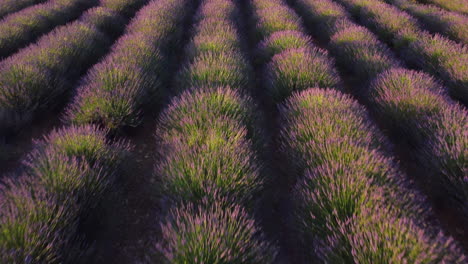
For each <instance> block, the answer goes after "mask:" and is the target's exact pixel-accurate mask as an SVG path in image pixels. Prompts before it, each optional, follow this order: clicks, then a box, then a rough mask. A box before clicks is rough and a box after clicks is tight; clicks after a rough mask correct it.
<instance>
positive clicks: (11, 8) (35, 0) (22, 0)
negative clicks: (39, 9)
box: [0, 0, 47, 19]
mask: <svg viewBox="0 0 468 264" xmlns="http://www.w3.org/2000/svg"><path fill="white" fill-rule="evenodd" d="M45 1H47V0H4V1H1V2H0V19H2V18H3V17H5V16H7V15H9V14H12V13H14V12H18V11H20V10H21V9H23V8H27V7H29V6H32V5H36V4H40V3H42V2H45Z"/></svg>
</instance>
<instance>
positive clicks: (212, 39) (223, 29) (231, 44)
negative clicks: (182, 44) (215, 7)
mask: <svg viewBox="0 0 468 264" xmlns="http://www.w3.org/2000/svg"><path fill="white" fill-rule="evenodd" d="M240 48H241V47H240V43H239V40H238V35H237V31H236V29H235V27H234V26H233V25H232V22H230V21H228V20H225V19H219V18H213V17H210V18H208V19H204V20H203V21H202V22H200V24H199V25H198V27H197V28H196V30H195V33H194V37H193V39H192V41H190V43H189V44H188V45H187V47H186V52H185V54H187V56H188V59H189V60H193V59H194V58H196V57H199V56H202V55H203V54H205V53H212V54H222V53H227V52H234V51H239V50H240Z"/></svg>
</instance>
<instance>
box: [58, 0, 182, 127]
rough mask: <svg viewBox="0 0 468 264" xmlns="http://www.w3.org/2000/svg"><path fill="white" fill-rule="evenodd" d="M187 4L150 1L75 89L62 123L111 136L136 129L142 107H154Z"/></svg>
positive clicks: (180, 0) (160, 91)
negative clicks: (99, 128) (110, 132)
mask: <svg viewBox="0 0 468 264" xmlns="http://www.w3.org/2000/svg"><path fill="white" fill-rule="evenodd" d="M188 4H190V3H188V2H187V1H184V0H177V1H168V0H165V1H151V2H150V3H149V4H147V5H146V6H145V7H144V8H142V9H141V11H140V12H139V13H138V14H137V15H136V17H135V18H134V19H133V20H132V22H131V23H130V24H129V25H128V27H127V30H126V33H125V34H124V36H122V37H121V38H120V39H119V40H118V41H117V43H116V44H114V46H113V47H112V50H111V52H110V53H109V54H108V55H107V56H106V57H105V58H104V59H103V60H102V61H101V62H99V63H98V64H96V65H95V66H94V67H93V68H92V69H91V70H89V71H88V73H87V75H86V76H85V77H84V78H83V80H82V83H81V85H80V86H79V87H78V88H77V94H76V95H75V98H74V101H73V102H72V103H71V104H70V106H69V107H68V109H67V111H66V116H65V120H67V121H68V122H70V123H73V124H89V123H94V124H99V125H102V126H104V127H106V128H108V129H111V130H118V129H121V128H123V127H126V126H137V125H138V124H139V122H140V118H139V117H140V113H141V110H142V107H143V106H144V105H145V104H147V103H150V102H151V103H154V102H155V101H159V99H160V98H161V94H162V93H163V91H162V90H163V88H164V87H163V85H162V84H163V83H165V82H164V79H165V78H167V76H168V75H169V73H168V72H167V71H168V67H167V65H166V62H167V61H168V60H169V58H168V57H169V54H167V52H166V50H167V47H168V46H170V45H172V44H174V43H176V41H177V40H178V37H179V36H180V32H179V31H180V28H181V24H182V23H183V21H184V19H185V18H186V16H187V14H188V10H190V8H189V7H188V6H187V5H188Z"/></svg>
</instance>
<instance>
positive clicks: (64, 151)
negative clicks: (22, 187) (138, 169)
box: [23, 126, 129, 214]
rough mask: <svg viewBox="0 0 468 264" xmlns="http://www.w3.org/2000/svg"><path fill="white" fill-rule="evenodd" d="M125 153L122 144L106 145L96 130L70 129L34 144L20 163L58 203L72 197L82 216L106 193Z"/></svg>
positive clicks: (87, 127)
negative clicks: (76, 202)
mask: <svg viewBox="0 0 468 264" xmlns="http://www.w3.org/2000/svg"><path fill="white" fill-rule="evenodd" d="M128 150H129V146H128V145H127V144H126V143H120V142H117V143H109V142H108V140H107V139H106V131H103V130H99V129H97V128H96V127H93V126H84V127H70V128H68V129H62V130H56V131H53V132H52V133H51V134H50V135H49V136H46V137H45V138H44V139H43V140H41V141H38V142H37V143H36V146H35V149H34V150H33V151H31V153H30V154H29V155H28V156H27V157H26V159H25V160H24V161H23V163H24V165H25V167H26V168H25V171H26V173H27V174H28V175H30V177H32V178H34V179H37V182H38V183H39V184H40V185H42V186H44V188H45V190H46V191H47V192H48V194H49V195H52V196H53V197H54V198H55V199H56V200H57V201H61V200H66V199H70V197H69V196H70V195H71V194H72V196H73V197H74V199H76V200H77V201H79V204H80V210H82V212H81V211H80V213H82V214H84V213H86V212H87V211H89V209H90V208H93V207H94V206H95V205H96V204H97V203H98V201H99V198H100V197H102V194H103V193H104V192H105V191H106V190H108V188H109V186H110V185H111V183H112V182H113V181H114V177H115V175H116V173H117V169H118V168H119V167H120V165H121V163H122V160H123V158H124V156H125V155H126V153H127V151H128Z"/></svg>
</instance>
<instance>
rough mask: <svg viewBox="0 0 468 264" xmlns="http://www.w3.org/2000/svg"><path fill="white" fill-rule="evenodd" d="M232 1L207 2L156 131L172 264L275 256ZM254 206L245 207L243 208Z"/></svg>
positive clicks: (165, 250)
mask: <svg viewBox="0 0 468 264" xmlns="http://www.w3.org/2000/svg"><path fill="white" fill-rule="evenodd" d="M237 16H238V14H237V9H236V7H235V5H234V3H233V2H232V1H229V0H206V1H202V3H201V6H200V8H199V10H198V11H197V14H196V16H195V21H196V26H195V27H194V33H193V38H192V39H191V41H190V43H189V44H188V45H187V48H186V55H187V56H188V61H187V64H186V66H185V67H183V69H181V71H180V72H179V74H178V75H177V76H178V77H177V80H178V81H177V82H176V85H177V88H178V91H183V92H182V93H181V94H180V95H179V96H177V97H176V98H175V99H173V101H172V103H171V104H170V106H169V107H168V108H167V109H166V110H165V111H164V112H163V114H162V116H161V118H160V122H159V126H158V129H157V131H156V135H157V137H158V139H159V142H160V145H159V154H160V156H161V159H160V161H158V165H157V167H156V171H155V175H157V176H158V177H161V184H162V190H163V192H164V194H166V195H167V197H168V198H169V199H170V200H171V201H173V202H174V207H173V209H171V210H170V212H169V213H168V216H167V217H166V219H165V220H164V222H163V224H162V239H161V242H160V243H159V246H158V248H159V251H160V252H161V255H163V256H164V262H167V263H271V262H272V260H273V259H274V258H275V250H274V248H273V247H272V246H271V245H270V244H269V243H266V242H265V241H264V237H263V235H262V232H261V230H260V229H259V227H258V225H257V224H256V223H255V220H254V219H252V216H251V215H250V213H249V212H251V211H252V210H251V209H252V208H253V206H254V205H255V202H256V199H255V195H257V194H258V193H259V191H260V190H261V188H262V185H263V179H262V177H261V175H260V169H261V166H260V162H259V160H258V158H257V154H256V150H255V145H254V141H255V136H254V135H255V131H254V130H255V127H254V123H255V120H256V118H255V105H254V104H253V102H252V100H251V99H250V98H249V97H248V96H246V95H243V92H241V91H242V90H243V89H246V88H248V87H249V84H250V82H251V79H250V76H249V75H248V72H249V71H248V64H247V62H246V60H245V59H244V57H243V54H242V50H241V42H240V39H239V36H238V33H237V29H236V24H235V21H234V18H235V17H237ZM245 207H246V208H247V209H244V208H245Z"/></svg>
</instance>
